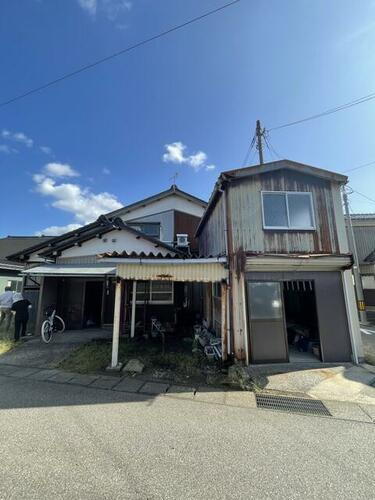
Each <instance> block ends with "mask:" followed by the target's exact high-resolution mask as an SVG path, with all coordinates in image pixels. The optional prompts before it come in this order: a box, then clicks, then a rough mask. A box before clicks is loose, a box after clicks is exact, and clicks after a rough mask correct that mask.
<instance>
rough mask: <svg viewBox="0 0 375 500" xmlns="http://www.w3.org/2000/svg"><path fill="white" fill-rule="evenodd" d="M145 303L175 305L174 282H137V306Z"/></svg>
mask: <svg viewBox="0 0 375 500" xmlns="http://www.w3.org/2000/svg"><path fill="white" fill-rule="evenodd" d="M132 300H133V298H132ZM145 302H147V303H148V304H173V302H174V286H173V281H137V304H144V303H145Z"/></svg>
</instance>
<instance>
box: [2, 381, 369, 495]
mask: <svg viewBox="0 0 375 500" xmlns="http://www.w3.org/2000/svg"><path fill="white" fill-rule="evenodd" d="M0 408H1V409H0V417H1V420H0V422H1V436H2V437H1V440H0V453H1V469H0V498H2V499H17V500H18V499H38V500H41V499H51V498H54V499H91V500H92V499H111V500H112V499H132V500H137V499H150V500H151V499H201V498H205V499H211V498H212V499H214V498H215V499H222V498H225V499H231V498H233V499H242V498H243V499H252V498H254V499H266V498H267V499H270V498H278V499H283V498H285V499H294V498H296V499H297V498H312V499H315V498H316V499H322V498H327V499H328V498H329V499H332V498H340V499H346V498H348V499H352V498H356V499H361V498H373V497H374V491H375V482H374V477H375V476H374V462H373V453H374V442H375V425H374V424H371V423H365V422H356V421H345V420H335V419H333V418H331V419H330V418H321V417H314V416H299V415H290V414H283V413H281V414H280V413H276V412H272V411H267V410H258V409H245V408H235V407H227V406H223V405H218V404H216V405H215V404H208V403H198V402H193V401H189V400H181V399H178V398H171V397H166V396H159V397H157V398H153V397H151V396H146V395H141V394H133V395H132V394H125V393H114V392H111V391H105V390H98V389H92V388H85V387H79V386H73V385H66V384H54V383H51V382H41V381H33V380H25V379H22V380H21V379H17V378H15V377H13V378H11V377H6V376H0Z"/></svg>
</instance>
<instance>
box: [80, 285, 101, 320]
mask: <svg viewBox="0 0 375 500" xmlns="http://www.w3.org/2000/svg"><path fill="white" fill-rule="evenodd" d="M102 304H103V282H102V281H86V291H85V304H84V313H83V327H84V328H99V327H100V326H101V323H102Z"/></svg>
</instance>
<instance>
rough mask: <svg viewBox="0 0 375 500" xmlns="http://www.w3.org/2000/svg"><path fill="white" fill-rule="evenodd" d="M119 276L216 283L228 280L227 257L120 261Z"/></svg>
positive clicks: (149, 279)
mask: <svg viewBox="0 0 375 500" xmlns="http://www.w3.org/2000/svg"><path fill="white" fill-rule="evenodd" d="M116 274H117V276H119V277H120V278H123V279H126V280H139V281H161V280H168V281H185V282H186V281H190V282H203V283H214V282H220V281H222V280H226V279H227V278H228V270H227V269H226V267H225V259H224V260H222V259H220V260H219V259H196V260H193V259H186V260H175V261H173V260H172V259H168V260H167V261H166V260H163V259H155V260H145V261H142V262H139V261H138V262H126V261H125V262H123V263H122V262H121V263H120V262H118V263H117V272H116Z"/></svg>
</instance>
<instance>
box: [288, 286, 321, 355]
mask: <svg viewBox="0 0 375 500" xmlns="http://www.w3.org/2000/svg"><path fill="white" fill-rule="evenodd" d="M283 298H284V310H285V323H286V330H287V338H288V350H289V361H290V362H298V361H301V362H314V361H315V362H319V361H321V360H322V353H321V344H320V338H319V326H318V315H317V310H316V297H315V286H314V281H312V280H303V281H301V280H298V281H284V283H283Z"/></svg>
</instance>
